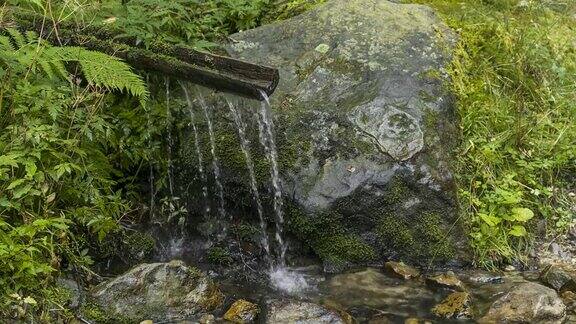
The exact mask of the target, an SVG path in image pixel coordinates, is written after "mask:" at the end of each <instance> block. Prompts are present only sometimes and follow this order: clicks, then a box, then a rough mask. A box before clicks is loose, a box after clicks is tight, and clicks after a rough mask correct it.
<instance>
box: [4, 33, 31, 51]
mask: <svg viewBox="0 0 576 324" xmlns="http://www.w3.org/2000/svg"><path fill="white" fill-rule="evenodd" d="M6 31H7V32H8V34H9V35H10V37H12V39H13V40H14V42H15V43H16V46H18V48H22V47H24V46H25V45H26V43H27V42H26V39H24V35H22V33H21V32H20V31H19V30H18V29H15V28H6Z"/></svg>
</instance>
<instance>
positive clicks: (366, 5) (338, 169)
mask: <svg viewBox="0 0 576 324" xmlns="http://www.w3.org/2000/svg"><path fill="white" fill-rule="evenodd" d="M230 39H231V41H230V43H229V44H228V45H227V50H228V52H229V54H230V55H231V56H233V57H236V58H240V59H244V60H248V61H251V62H254V63H258V64H264V65H269V66H274V67H277V68H278V69H279V70H280V83H279V85H278V88H277V90H276V92H275V94H274V95H273V96H272V97H271V106H272V111H273V115H274V125H275V130H276V144H277V147H278V160H279V166H280V169H281V170H280V171H281V177H282V187H283V189H284V193H285V197H286V198H287V200H288V201H287V203H286V204H285V214H286V219H287V223H288V230H289V231H290V232H291V233H293V234H295V235H296V236H297V237H298V238H300V239H301V240H303V241H305V242H307V243H308V244H309V245H310V246H311V247H312V248H313V250H314V251H315V252H316V254H318V255H319V256H320V257H321V258H322V259H323V260H325V261H326V265H327V266H329V267H327V270H330V269H332V270H340V269H342V268H343V266H346V265H348V264H352V263H366V262H372V261H378V260H385V259H389V258H394V259H401V260H404V261H405V262H409V263H411V264H426V265H428V264H429V262H430V261H434V262H446V261H450V260H454V259H458V257H459V255H458V253H460V252H462V251H463V247H464V246H465V245H466V244H465V242H464V239H463V235H462V232H461V227H460V222H459V221H458V217H457V215H456V192H455V184H454V179H453V175H452V173H451V170H450V164H451V160H452V155H451V151H452V149H453V148H454V146H455V144H456V142H457V134H458V131H457V129H458V127H457V119H456V113H455V110H454V103H453V99H452V97H451V95H450V94H449V93H448V91H447V90H446V89H447V87H446V82H447V79H448V76H447V73H446V70H445V69H446V67H447V65H448V64H449V62H450V59H451V49H452V47H453V46H454V43H455V34H454V33H453V32H452V31H451V30H450V29H449V28H448V27H447V26H446V25H445V24H444V23H442V21H441V20H440V19H439V18H438V16H437V15H436V14H435V12H434V11H433V10H432V9H431V8H429V7H426V6H422V5H413V4H397V3H393V2H389V1H385V0H331V1H328V2H327V3H325V4H324V5H321V6H319V7H317V8H316V9H314V10H312V11H309V12H307V13H304V14H302V15H300V16H297V17H294V18H292V19H289V20H285V21H281V22H277V23H273V24H270V25H265V26H262V27H260V28H256V29H253V30H248V31H245V32H241V33H238V34H235V35H232V36H230ZM221 104H222V106H221V107H218V108H217V110H216V111H222V112H225V111H227V109H228V108H227V107H226V106H225V104H224V103H221ZM252 105H253V106H252V107H245V108H248V109H257V108H258V106H257V105H256V104H254V103H252ZM248 109H245V110H242V111H243V112H244V117H245V119H246V120H247V123H248V126H249V127H248V129H249V131H248V135H249V136H250V138H251V139H252V140H251V142H252V143H253V144H254V145H252V150H258V146H257V145H255V144H257V143H258V135H257V129H258V127H257V125H255V123H254V121H253V120H250V119H249V118H248V116H249V114H248ZM220 115H224V114H215V116H214V118H215V124H217V125H216V127H215V132H216V140H217V149H216V151H217V154H218V156H219V157H220V163H221V165H222V169H223V170H222V171H223V178H224V179H223V180H224V182H225V183H224V188H225V191H226V192H225V194H226V198H227V204H228V207H229V208H230V209H234V210H238V211H241V210H246V208H236V207H235V206H231V205H232V204H234V203H239V202H241V201H244V202H248V204H250V203H251V199H250V197H246V196H245V197H244V198H242V199H239V197H238V195H240V194H242V193H244V194H246V195H248V194H249V193H250V191H249V189H248V188H249V187H248V183H249V182H248V180H247V179H246V174H247V172H246V165H245V163H244V160H243V155H242V153H241V152H240V150H239V143H238V140H237V139H236V137H235V129H234V128H232V127H230V120H231V119H230V118H228V119H225V118H221V116H220ZM219 119H220V123H219ZM226 123H227V124H228V126H226V125H225V124H226ZM226 127H228V129H227V130H226ZM255 130H256V131H255ZM201 142H202V143H208V141H207V139H206V138H202V139H201ZM186 143H188V144H186V145H187V146H189V149H188V150H187V151H186V152H184V153H183V156H185V157H186V159H187V160H188V161H189V162H190V165H188V166H185V167H183V168H182V169H183V170H185V171H186V170H192V171H194V170H195V169H196V168H195V166H194V164H195V163H196V162H197V159H196V158H195V157H194V154H195V153H194V149H193V148H192V145H191V144H190V143H193V141H191V140H190V141H187V142H186ZM205 153H206V154H205V155H204V156H210V155H209V154H210V153H209V152H207V151H206V152H205ZM253 160H254V164H255V169H256V176H257V178H258V181H259V184H260V185H266V184H268V183H269V181H270V180H269V175H270V173H269V172H268V169H267V162H266V160H265V158H264V157H263V154H261V151H260V152H259V153H258V154H257V153H254V154H253ZM192 178H193V177H186V176H184V177H182V179H192ZM185 181H188V180H185ZM242 183H243V184H244V187H245V189H244V190H242V189H240V186H241V185H242ZM183 187H186V188H189V187H190V186H189V182H185V183H184V185H183ZM188 200H189V201H199V200H198V199H196V200H194V199H188ZM190 210H192V209H190ZM251 218H252V219H255V217H254V216H253V215H252V217H251ZM207 227H209V226H207Z"/></svg>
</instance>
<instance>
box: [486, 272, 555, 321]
mask: <svg viewBox="0 0 576 324" xmlns="http://www.w3.org/2000/svg"><path fill="white" fill-rule="evenodd" d="M565 316H566V306H565V305H564V303H563V302H562V299H560V297H558V295H557V294H556V292H555V291H554V290H553V289H550V288H548V287H545V286H542V285H540V284H537V283H533V282H528V283H523V284H520V285H518V286H517V287H515V288H513V289H512V290H511V291H510V292H508V293H507V294H505V295H504V296H502V297H500V298H499V299H498V300H496V301H495V302H494V303H493V304H492V306H491V307H490V309H489V310H488V313H487V314H486V315H485V316H484V317H483V318H481V319H480V320H479V322H480V323H549V324H556V323H558V324H559V323H562V322H563V321H564V318H565Z"/></svg>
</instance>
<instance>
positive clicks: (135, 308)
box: [92, 260, 224, 322]
mask: <svg viewBox="0 0 576 324" xmlns="http://www.w3.org/2000/svg"><path fill="white" fill-rule="evenodd" d="M92 296H93V297H94V299H95V301H96V302H97V304H98V305H99V306H100V307H101V308H103V309H104V310H106V311H108V312H109V313H110V314H111V316H114V315H116V316H119V317H122V318H127V319H129V320H133V321H135V322H137V321H141V320H146V319H151V320H154V321H166V320H184V319H186V318H190V317H191V316H194V315H196V314H199V313H201V312H209V311H213V310H214V309H216V308H217V307H220V306H221V304H222V302H223V299H224V296H223V295H222V293H221V292H220V290H219V289H218V287H217V286H216V285H215V284H214V282H213V281H212V279H210V278H209V277H208V276H207V275H206V274H204V273H203V272H201V271H200V270H198V269H196V268H193V267H189V266H187V265H186V264H184V262H182V261H176V260H175V261H171V262H169V263H150V264H141V265H139V266H137V267H135V268H133V269H132V270H130V271H128V272H126V273H125V274H123V275H121V276H118V277H116V278H114V279H112V280H110V281H108V282H105V283H103V284H100V285H98V286H97V287H96V288H95V290H94V292H93V294H92Z"/></svg>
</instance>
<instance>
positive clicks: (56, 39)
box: [15, 13, 279, 100]
mask: <svg viewBox="0 0 576 324" xmlns="http://www.w3.org/2000/svg"><path fill="white" fill-rule="evenodd" d="M15 16H16V22H15V23H16V26H17V28H19V29H21V30H34V31H36V32H38V33H41V35H40V36H42V38H44V39H46V40H47V41H49V42H50V43H52V44H53V45H55V46H80V47H84V48H86V49H89V50H93V51H98V52H103V53H106V54H108V55H111V56H115V57H118V58H120V59H122V60H124V61H125V62H126V63H128V64H130V65H131V66H132V67H134V68H136V69H141V70H147V71H153V72H159V73H161V74H163V75H166V76H170V77H174V78H177V79H180V80H185V81H189V82H192V83H195V84H199V85H202V86H205V87H208V88H212V89H214V90H218V91H223V92H229V93H234V94H237V95H241V96H244V97H248V98H253V99H257V100H263V99H264V98H263V97H262V93H261V92H264V93H266V95H268V96H270V95H272V93H274V90H275V89H276V86H277V85H278V81H279V73H278V70H277V69H274V68H271V67H267V66H262V65H256V64H252V63H249V62H245V61H241V60H237V59H233V58H229V57H225V56H220V55H215V54H211V53H206V52H200V51H197V50H194V49H192V48H189V47H185V46H178V45H170V44H163V43H159V44H154V45H152V46H151V49H145V48H140V47H137V46H134V45H129V44H130V43H132V44H134V41H133V40H130V39H126V38H124V39H122V38H117V37H116V36H115V34H114V33H113V32H111V31H107V30H105V29H102V28H93V27H87V28H82V29H80V30H78V28H75V27H74V26H71V25H68V26H62V25H60V26H56V28H54V26H53V25H51V24H50V23H45V24H44V25H42V20H39V19H38V18H37V17H33V16H31V15H24V14H21V13H18V14H16V15H15Z"/></svg>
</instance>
